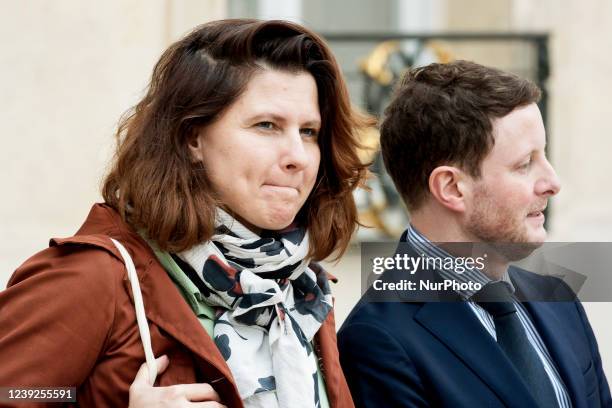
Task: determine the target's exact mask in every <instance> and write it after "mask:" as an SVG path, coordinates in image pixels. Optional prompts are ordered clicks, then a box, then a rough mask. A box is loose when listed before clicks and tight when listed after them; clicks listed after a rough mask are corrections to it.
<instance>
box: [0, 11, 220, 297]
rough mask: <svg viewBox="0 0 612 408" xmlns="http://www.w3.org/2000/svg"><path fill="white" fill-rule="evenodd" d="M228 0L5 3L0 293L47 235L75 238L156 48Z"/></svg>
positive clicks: (0, 30) (0, 59)
mask: <svg viewBox="0 0 612 408" xmlns="http://www.w3.org/2000/svg"><path fill="white" fill-rule="evenodd" d="M224 13H225V3H224V2H223V1H218V0H212V1H211V0H209V1H193V0H192V1H184V0H183V1H180V2H178V1H170V0H166V1H164V0H130V1H129V2H127V1H121V0H109V1H104V2H97V3H95V6H94V5H93V3H90V2H83V1H80V0H58V1H52V2H51V1H45V0H40V1H33V0H27V1H19V2H6V3H5V5H4V6H3V11H2V13H0V67H1V68H0V69H1V75H0V95H2V97H1V98H0V135H1V136H0V137H1V138H2V149H0V163H2V165H3V166H2V167H3V171H2V172H0V185H1V186H2V191H3V194H2V200H0V214H1V216H0V287H2V288H3V287H4V286H5V282H6V281H7V280H8V278H9V276H10V274H11V273H12V271H13V270H14V269H15V268H16V267H17V266H18V265H19V264H21V262H23V261H24V260H25V259H26V258H27V257H28V256H30V255H32V254H33V253H34V252H36V251H38V250H40V249H42V248H44V247H46V246H47V243H48V240H49V238H50V237H58V236H59V237H61V236H69V235H72V234H73V233H74V232H75V231H76V230H77V228H78V227H79V226H80V224H81V222H82V221H83V220H84V218H85V216H86V215H87V213H88V211H89V208H90V207H91V205H92V204H93V203H94V202H96V201H100V195H99V193H98V190H99V188H98V187H99V184H100V181H101V178H102V176H103V174H104V171H105V166H106V164H107V163H108V161H109V158H110V156H111V154H112V149H113V148H114V138H113V135H114V132H115V129H116V124H117V121H118V119H119V117H120V115H121V114H122V113H123V112H124V111H125V110H126V109H127V108H129V107H130V106H131V105H133V104H134V103H135V102H137V101H138V99H139V97H140V96H141V95H142V91H143V90H144V88H145V86H146V84H147V82H148V79H149V77H150V74H151V71H152V68H153V65H154V64H155V62H156V61H157V59H158V57H159V56H160V55H161V52H162V51H163V50H164V49H165V48H166V47H167V46H168V45H169V43H170V42H171V41H173V40H176V39H178V37H179V36H180V34H182V33H184V32H185V31H187V30H188V29H190V28H192V27H193V26H195V25H197V24H200V23H203V22H206V21H208V20H211V19H216V18H221V17H223V16H224Z"/></svg>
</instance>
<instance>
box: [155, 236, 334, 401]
mask: <svg viewBox="0 0 612 408" xmlns="http://www.w3.org/2000/svg"><path fill="white" fill-rule="evenodd" d="M151 247H152V248H153V251H154V252H155V255H156V256H157V259H158V260H159V262H160V263H161V264H162V266H163V267H164V269H165V270H166V272H167V273H168V275H170V278H172V281H173V282H174V284H175V285H176V287H177V288H178V290H179V292H180V293H181V295H182V296H183V298H185V301H187V304H188V305H189V306H190V307H191V309H192V310H193V311H194V313H195V314H196V316H197V317H198V320H199V321H200V323H201V324H202V327H204V330H206V333H208V335H209V336H210V337H212V336H213V328H214V326H215V311H214V309H213V308H212V307H210V306H209V305H207V304H206V302H205V301H204V296H202V294H201V293H200V290H199V289H198V287H197V286H196V285H195V284H194V283H193V282H192V281H191V279H189V277H188V276H187V275H185V273H184V272H183V270H182V269H181V268H180V267H179V266H178V265H177V263H176V262H175V261H174V259H172V257H171V256H170V254H169V253H167V252H164V251H160V250H159V249H158V248H157V247H156V246H155V245H151ZM313 352H314V347H313ZM315 359H316V355H315ZM317 374H318V377H319V381H318V384H319V400H320V402H321V408H329V400H328V399H327V391H326V390H325V380H324V379H323V375H322V374H321V367H320V366H319V364H318V360H317Z"/></svg>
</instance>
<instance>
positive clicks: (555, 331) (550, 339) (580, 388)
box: [523, 302, 587, 408]
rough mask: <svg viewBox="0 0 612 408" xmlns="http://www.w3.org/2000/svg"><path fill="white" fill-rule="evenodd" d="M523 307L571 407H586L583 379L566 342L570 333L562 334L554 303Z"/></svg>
mask: <svg viewBox="0 0 612 408" xmlns="http://www.w3.org/2000/svg"><path fill="white" fill-rule="evenodd" d="M523 305H524V306H525V308H526V309H527V311H528V312H529V314H530V315H531V320H532V321H533V324H534V326H535V327H536V329H537V331H538V333H539V334H540V337H541V338H542V340H543V341H544V344H545V345H546V348H547V349H548V352H549V353H550V356H551V357H552V360H553V362H554V363H555V364H556V366H557V369H558V371H559V375H560V376H561V378H562V379H563V382H564V384H565V386H566V388H567V390H568V392H569V394H570V397H571V399H572V404H573V406H574V407H576V408H583V407H587V401H586V398H585V396H586V385H585V383H584V377H583V376H582V375H581V372H582V371H581V370H580V365H579V364H578V361H577V360H576V357H575V353H574V352H573V351H572V347H571V345H570V342H569V341H568V338H570V337H571V336H572V333H563V332H562V328H563V323H562V322H561V321H560V320H559V316H558V313H555V310H554V307H555V305H556V303H551V302H526V303H523Z"/></svg>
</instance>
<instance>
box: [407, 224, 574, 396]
mask: <svg viewBox="0 0 612 408" xmlns="http://www.w3.org/2000/svg"><path fill="white" fill-rule="evenodd" d="M407 240H408V243H409V244H410V245H412V247H413V248H414V249H416V250H417V252H419V253H421V254H424V255H425V256H427V257H440V258H449V257H452V256H451V255H450V254H448V253H447V252H446V251H444V250H443V249H441V248H439V247H437V246H435V245H434V244H433V243H432V242H431V241H429V240H428V239H427V238H426V237H425V236H424V235H422V234H421V233H420V232H418V231H417V230H416V229H415V228H414V227H413V226H412V225H411V226H410V227H409V228H408V234H407ZM436 272H438V273H439V274H440V276H442V278H444V279H449V280H453V281H456V282H457V283H469V282H474V283H476V282H478V283H480V284H482V285H483V286H484V285H486V284H487V283H490V282H492V280H491V279H490V278H489V277H488V276H486V275H485V274H484V273H482V272H481V271H479V270H478V269H470V268H466V270H465V272H464V273H456V272H455V271H453V270H448V269H444V268H442V269H437V270H436ZM501 280H502V281H503V282H505V283H506V284H507V285H508V286H509V288H510V290H511V292H512V293H514V285H512V282H511V281H510V277H509V276H508V273H507V272H506V273H505V274H504V276H503V277H502V279H501ZM466 286H467V287H468V289H467V290H459V291H457V294H458V295H459V296H460V297H461V299H463V300H464V301H466V303H467V304H468V306H469V307H470V309H471V310H472V311H473V312H474V314H475V315H476V317H477V318H478V320H479V321H480V323H481V324H482V325H483V326H484V328H485V329H486V330H487V332H488V333H489V334H490V335H491V337H493V339H495V341H497V333H496V332H495V323H494V321H493V317H492V316H491V315H490V314H489V312H487V311H486V310H484V309H483V308H482V307H480V306H479V305H477V304H476V303H474V302H473V301H471V300H470V298H471V297H472V296H473V295H474V294H475V293H476V290H470V289H469V287H470V285H463V287H466ZM473 286H474V285H471V287H473ZM514 306H515V307H516V311H517V315H518V317H519V320H520V322H521V325H522V326H523V329H525V333H526V334H527V338H528V339H529V343H530V344H531V345H532V346H533V348H534V349H535V350H536V352H537V354H538V356H539V357H540V361H541V362H542V365H543V366H544V370H545V371H546V374H548V378H549V379H550V382H551V384H552V386H553V389H554V391H555V395H556V397H557V402H558V404H559V407H561V408H569V407H571V406H572V403H571V401H570V397H569V394H568V392H567V389H566V388H565V385H564V384H563V380H562V379H561V376H560V375H559V372H558V371H557V368H556V367H555V364H554V362H553V360H552V358H551V356H550V353H549V352H548V349H547V348H546V345H545V344H544V342H543V341H542V338H541V337H540V335H539V334H538V331H537V330H536V328H535V326H534V325H533V322H532V321H531V319H530V318H529V314H528V312H527V310H526V309H525V307H524V306H523V305H522V304H521V303H520V302H517V301H516V300H515V301H514Z"/></svg>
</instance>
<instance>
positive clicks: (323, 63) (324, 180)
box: [102, 19, 371, 260]
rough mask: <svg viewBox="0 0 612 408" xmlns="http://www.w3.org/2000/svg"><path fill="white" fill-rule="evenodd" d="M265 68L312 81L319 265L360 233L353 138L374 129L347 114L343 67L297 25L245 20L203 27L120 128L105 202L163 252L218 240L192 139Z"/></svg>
mask: <svg viewBox="0 0 612 408" xmlns="http://www.w3.org/2000/svg"><path fill="white" fill-rule="evenodd" d="M262 67H269V68H271V69H279V70H289V71H291V72H296V71H306V72H309V73H310V74H311V75H312V76H313V77H314V79H315V81H316V84H317V89H318V94H319V109H320V111H321V121H322V127H321V130H320V134H319V138H318V140H319V147H320V150H321V164H320V168H319V173H318V175H317V182H316V184H315V186H316V187H315V189H314V190H313V191H312V192H311V194H310V197H309V198H308V200H307V201H306V203H305V205H304V207H303V208H302V209H301V210H300V213H299V214H298V221H299V222H300V223H302V224H303V225H305V226H306V227H307V228H308V231H309V234H310V243H311V247H310V255H311V256H312V257H313V259H315V260H321V259H324V258H326V257H328V256H329V255H331V254H335V255H337V256H340V255H341V254H342V253H343V252H344V251H345V250H346V247H347V246H348V243H349V240H350V237H351V235H352V233H353V231H354V230H355V228H356V226H357V209H356V207H355V202H354V200H353V195H352V192H353V190H354V189H355V188H356V187H357V186H358V185H360V184H361V182H362V181H363V179H364V178H365V176H366V173H367V169H366V165H365V164H363V163H361V162H360V160H359V158H358V156H357V148H358V146H359V144H358V140H357V135H356V133H357V132H358V131H359V129H360V128H362V127H364V126H367V125H370V124H371V123H370V121H369V120H368V119H367V118H366V117H364V116H362V115H360V114H358V113H356V112H355V111H354V110H353V109H352V108H351V104H350V101H349V97H348V92H347V89H346V85H345V83H344V80H343V79H342V76H341V72H340V68H339V66H338V64H337V62H336V60H335V58H334V57H333V55H332V53H331V51H330V50H329V48H328V46H327V45H326V44H325V42H324V41H323V40H322V39H321V38H320V37H318V36H317V35H316V34H314V33H313V32H311V31H309V30H308V29H306V28H304V27H301V26H299V25H297V24H294V23H289V22H285V21H259V20H247V19H234V20H221V21H214V22H211V23H207V24H204V25H202V26H199V27H197V28H196V29H195V30H193V31H192V32H191V33H190V34H188V35H187V36H185V37H184V38H183V39H181V40H179V41H178V42H176V43H174V44H172V45H171V46H170V47H169V48H168V49H167V50H166V51H165V52H164V54H163V55H162V56H161V58H160V60H159V62H158V63H157V65H156V66H155V68H154V70H153V75H152V78H151V82H150V85H149V87H148V91H147V93H146V95H145V97H144V98H143V99H142V100H141V101H140V102H139V103H138V104H137V105H136V106H135V107H134V108H133V109H131V110H130V111H129V112H128V113H127V114H126V115H125V116H124V117H123V118H122V120H121V122H120V125H119V129H118V131H117V151H116V156H115V159H114V162H113V164H112V167H111V170H110V172H109V174H108V175H107V177H106V179H105V180H104V183H103V187H102V195H103V197H104V199H105V201H106V202H107V203H108V204H109V205H110V206H112V207H113V208H115V209H116V210H117V211H118V212H119V213H120V215H121V217H122V218H123V219H124V220H126V221H127V222H129V224H131V225H132V226H133V227H134V228H136V229H137V230H139V231H142V232H144V233H145V234H146V235H147V236H148V237H149V238H151V239H153V240H155V242H156V243H157V245H159V247H160V248H161V249H164V250H167V251H171V252H178V251H182V250H184V249H187V248H189V247H191V246H193V245H195V244H197V243H200V242H203V241H206V240H208V239H210V237H211V236H212V234H213V232H214V216H215V207H216V206H217V205H218V204H219V203H218V201H217V200H216V198H215V193H214V191H212V188H211V184H210V182H209V180H208V178H207V176H206V172H205V171H204V167H203V166H202V164H201V163H199V164H198V163H195V164H194V163H193V160H192V157H191V155H190V152H189V149H188V146H187V140H188V138H189V136H190V135H192V134H193V133H194V132H197V131H198V130H199V129H202V128H203V127H204V126H206V125H208V124H210V123H212V122H213V121H214V120H215V119H216V118H218V117H219V116H220V115H221V114H222V112H224V111H225V109H227V108H228V107H229V106H230V105H231V104H232V103H233V102H234V101H235V100H236V99H237V98H238V97H239V96H240V94H241V93H242V92H243V91H244V89H245V87H246V85H247V83H248V81H249V80H250V78H251V77H252V75H253V73H254V72H255V71H257V70H261V69H264V68H262ZM242 159H243V158H236V160H242ZM228 182H231V180H228ZM128 213H129V216H128Z"/></svg>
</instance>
